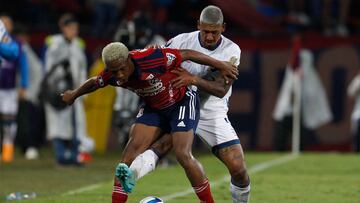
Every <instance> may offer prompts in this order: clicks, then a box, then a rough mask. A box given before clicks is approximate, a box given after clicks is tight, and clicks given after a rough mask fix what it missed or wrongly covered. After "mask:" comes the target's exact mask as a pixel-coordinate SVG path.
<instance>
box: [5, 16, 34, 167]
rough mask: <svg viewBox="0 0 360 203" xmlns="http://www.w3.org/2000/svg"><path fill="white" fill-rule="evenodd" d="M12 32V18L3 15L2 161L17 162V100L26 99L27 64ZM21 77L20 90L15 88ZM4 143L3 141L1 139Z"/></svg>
mask: <svg viewBox="0 0 360 203" xmlns="http://www.w3.org/2000/svg"><path fill="white" fill-rule="evenodd" d="M6 31H7V32H8V33H9V34H11V33H12V31H13V21H12V19H11V18H10V16H7V15H0V121H1V122H0V123H1V126H0V131H1V134H2V161H3V162H11V161H13V159H14V141H15V136H16V129H17V123H16V115H17V112H18V99H22V98H24V96H25V90H26V88H27V87H28V82H29V81H28V64H27V59H26V56H25V54H24V53H23V52H22V50H21V47H20V44H19V43H18V42H15V41H14V38H13V37H10V36H9V34H8V33H7V32H6ZM18 73H20V78H21V87H20V88H19V89H18V88H17V84H16V78H17V74H18ZM0 140H1V139H0Z"/></svg>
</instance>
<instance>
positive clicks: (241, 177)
mask: <svg viewBox="0 0 360 203" xmlns="http://www.w3.org/2000/svg"><path fill="white" fill-rule="evenodd" d="M230 175H231V178H232V180H234V181H236V182H237V183H238V184H240V185H248V184H249V182H250V179H249V175H248V173H247V170H246V168H245V167H237V168H233V169H230Z"/></svg>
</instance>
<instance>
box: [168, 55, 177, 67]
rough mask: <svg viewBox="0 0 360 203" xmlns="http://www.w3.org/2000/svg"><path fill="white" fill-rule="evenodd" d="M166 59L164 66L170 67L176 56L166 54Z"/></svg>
mask: <svg viewBox="0 0 360 203" xmlns="http://www.w3.org/2000/svg"><path fill="white" fill-rule="evenodd" d="M166 57H167V62H166V65H167V66H171V65H172V63H173V61H174V60H175V59H176V56H175V55H174V54H172V53H166Z"/></svg>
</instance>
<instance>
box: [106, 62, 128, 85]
mask: <svg viewBox="0 0 360 203" xmlns="http://www.w3.org/2000/svg"><path fill="white" fill-rule="evenodd" d="M106 66H107V67H108V69H109V71H110V72H111V73H112V74H113V76H114V77H115V78H116V79H117V80H118V81H119V82H120V84H124V83H125V82H127V81H128V80H129V77H130V75H131V70H130V65H129V63H128V60H115V61H111V62H108V63H107V64H106Z"/></svg>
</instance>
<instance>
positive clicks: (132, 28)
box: [114, 12, 166, 145]
mask: <svg viewBox="0 0 360 203" xmlns="http://www.w3.org/2000/svg"><path fill="white" fill-rule="evenodd" d="M154 30H155V28H154V24H153V23H152V21H151V18H150V16H149V15H148V14H147V13H144V12H135V13H134V16H133V17H132V18H131V19H129V20H127V19H126V20H123V21H122V22H121V23H120V24H119V26H118V28H117V30H116V32H115V35H114V41H115V42H122V43H124V44H125V45H126V46H127V47H128V48H129V49H130V50H131V49H142V48H144V47H145V46H148V45H151V44H157V45H165V43H166V41H165V38H164V37H162V36H161V35H159V34H157V33H156V32H155V31H154ZM140 103H141V102H140V100H139V97H138V96H137V95H136V94H135V93H134V92H132V91H130V90H127V89H124V88H116V100H115V103H114V111H115V112H114V125H115V129H116V130H117V132H118V136H119V137H118V139H119V143H120V144H121V145H125V144H126V143H127V140H128V135H129V131H130V127H131V125H132V124H133V123H134V119H133V118H134V117H135V116H136V114H137V111H138V109H139V105H140Z"/></svg>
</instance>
